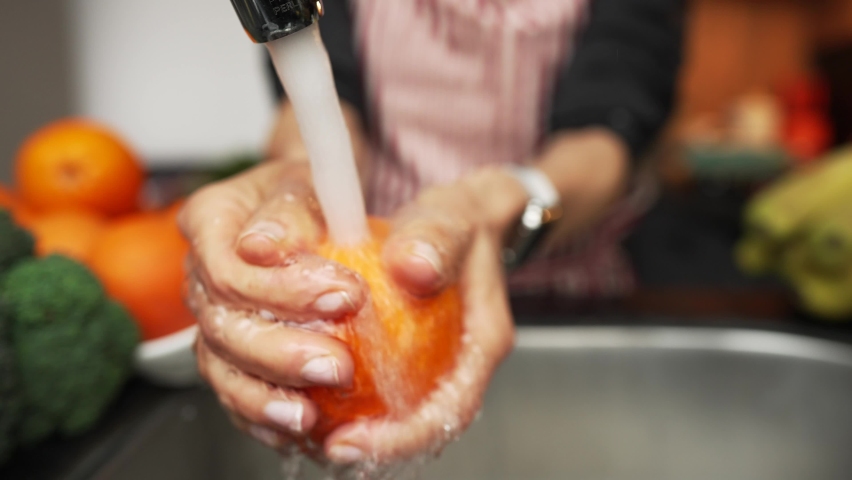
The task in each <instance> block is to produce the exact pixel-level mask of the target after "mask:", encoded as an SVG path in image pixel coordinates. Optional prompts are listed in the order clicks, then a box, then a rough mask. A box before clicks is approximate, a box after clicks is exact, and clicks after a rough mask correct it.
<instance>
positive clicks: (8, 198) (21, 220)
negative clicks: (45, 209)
mask: <svg viewBox="0 0 852 480" xmlns="http://www.w3.org/2000/svg"><path fill="white" fill-rule="evenodd" d="M0 209H3V210H8V211H9V213H11V214H12V218H13V219H14V220H15V223H17V224H18V225H20V226H22V227H28V226H29V224H30V223H31V222H32V220H33V219H34V218H35V213H33V211H32V210H31V209H30V208H29V207H28V206H26V205H24V202H22V201H21V200H20V199H19V198H18V196H17V195H15V193H14V192H12V190H10V189H9V188H6V187H3V186H0Z"/></svg>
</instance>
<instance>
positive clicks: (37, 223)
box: [0, 119, 194, 340]
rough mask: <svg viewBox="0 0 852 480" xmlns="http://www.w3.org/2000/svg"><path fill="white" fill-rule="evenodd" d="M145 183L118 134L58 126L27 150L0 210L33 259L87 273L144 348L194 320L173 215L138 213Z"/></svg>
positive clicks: (70, 122)
mask: <svg viewBox="0 0 852 480" xmlns="http://www.w3.org/2000/svg"><path fill="white" fill-rule="evenodd" d="M145 180H146V176H145V170H144V169H143V168H142V166H141V163H140V161H139V159H138V157H137V155H136V154H135V153H134V152H133V150H132V149H131V148H130V147H129V146H128V145H127V143H126V142H125V141H124V140H123V139H122V138H121V137H120V136H119V135H118V134H117V133H115V132H114V131H112V130H110V129H109V128H107V127H105V126H103V125H101V124H98V123H96V122H93V121H90V120H85V119H66V120H60V121H57V122H54V123H52V124H49V125H47V126H45V127H43V128H41V129H40V130H38V131H36V132H35V133H34V134H32V135H31V136H30V137H29V138H27V139H26V140H25V141H24V143H23V145H22V146H21V148H20V150H19V152H18V155H17V157H16V158H15V188H14V190H13V189H11V188H4V187H0V208H4V209H8V210H9V211H10V212H11V213H12V215H13V217H14V218H15V220H16V221H17V222H18V223H19V224H21V225H22V226H23V227H25V228H26V229H28V230H29V231H30V232H31V233H32V234H33V236H34V237H35V239H36V253H37V254H38V255H49V254H53V253H57V254H62V255H66V256H68V257H71V258H74V259H76V260H78V261H80V262H81V263H83V264H85V265H86V266H88V267H89V268H90V269H91V270H92V271H93V272H94V273H95V274H96V275H97V276H98V277H99V278H100V280H101V282H102V283H103V284H104V288H105V289H106V291H107V293H108V294H109V295H110V296H112V297H113V298H114V299H116V300H117V301H119V302H120V303H122V304H123V305H124V306H125V307H126V308H127V309H128V311H129V312H130V313H131V315H132V316H133V317H134V319H135V320H136V321H137V322H138V324H139V326H140V329H141V331H142V336H143V338H144V339H146V340H148V339H153V338H158V337H161V336H164V335H168V334H170V333H174V332H176V331H178V330H181V329H183V328H185V327H187V326H189V325H191V324H193V323H194V318H193V316H192V314H191V313H190V312H189V310H188V309H187V308H186V306H185V305H184V303H183V300H182V284H183V278H184V272H183V262H184V257H185V256H186V254H187V251H188V249H189V245H188V243H187V242H186V241H185V240H184V238H183V237H182V236H181V234H180V232H179V231H178V228H177V224H176V220H175V211H174V208H169V209H166V210H163V211H144V210H143V209H141V208H140V202H139V199H140V197H141V192H142V188H143V185H144V183H145Z"/></svg>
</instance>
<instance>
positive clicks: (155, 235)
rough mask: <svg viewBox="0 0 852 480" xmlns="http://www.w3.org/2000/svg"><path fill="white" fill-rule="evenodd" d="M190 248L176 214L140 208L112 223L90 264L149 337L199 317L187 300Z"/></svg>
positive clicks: (144, 336)
mask: <svg viewBox="0 0 852 480" xmlns="http://www.w3.org/2000/svg"><path fill="white" fill-rule="evenodd" d="M188 252H189V243H188V242H187V241H186V240H185V239H184V238H183V236H182V235H181V233H180V231H179V230H178V228H177V224H176V223H175V222H174V220H173V219H172V218H171V217H169V216H166V215H163V214H161V213H159V212H158V213H139V214H134V215H131V216H128V217H125V218H122V219H119V220H117V221H115V222H114V223H113V224H111V225H109V226H108V227H107V229H106V230H105V231H104V232H103V234H101V236H100V238H99V239H98V241H97V242H95V246H94V248H93V251H92V255H91V257H90V260H89V265H90V267H91V268H92V271H94V272H95V274H96V275H97V276H98V278H100V280H101V282H103V284H104V288H106V291H107V293H108V294H109V295H110V297H112V298H114V299H115V300H117V301H118V302H120V303H121V304H122V305H124V306H125V308H127V310H128V311H130V313H131V314H132V315H133V317H134V319H135V320H136V322H137V323H138V324H139V327H140V329H141V331H142V337H143V339H145V340H152V339H155V338H159V337H163V336H166V335H169V334H171V333H174V332H177V331H179V330H182V329H184V328H186V327H189V326H190V325H193V324H194V323H195V318H194V317H193V315H192V313H191V312H190V311H189V309H188V308H187V307H186V305H185V304H184V302H183V284H184V258H185V257H186V255H187V253H188Z"/></svg>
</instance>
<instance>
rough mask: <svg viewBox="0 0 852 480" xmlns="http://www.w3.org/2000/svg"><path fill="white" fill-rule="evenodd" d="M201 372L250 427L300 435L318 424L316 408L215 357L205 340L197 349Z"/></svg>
mask: <svg viewBox="0 0 852 480" xmlns="http://www.w3.org/2000/svg"><path fill="white" fill-rule="evenodd" d="M196 351H197V354H198V364H199V371H200V373H201V375H202V377H203V378H204V379H205V380H206V381H207V382H208V383H209V384H210V386H212V387H213V389H214V390H215V391H216V393H217V394H218V396H219V401H220V402H221V403H222V405H223V406H224V407H225V408H226V409H228V410H230V411H232V412H234V413H236V414H237V415H239V416H240V417H242V418H244V419H246V420H247V421H248V422H249V423H251V424H254V425H258V426H261V427H265V428H267V429H272V430H284V431H286V432H290V433H293V434H296V435H301V434H304V432H307V431H309V430H310V429H311V428H312V427H313V426H314V423H315V422H316V419H317V412H316V406H314V405H313V403H311V402H310V401H308V400H307V399H306V398H304V397H303V396H302V395H300V394H297V393H295V392H292V391H289V390H284V389H281V388H279V387H275V386H271V385H269V384H268V383H266V382H263V381H262V380H259V379H257V378H253V377H250V376H248V375H246V374H244V373H243V372H240V371H239V370H238V369H237V368H236V367H235V366H233V365H230V364H228V363H226V362H225V361H224V360H222V359H221V358H219V357H218V356H217V355H215V354H214V353H213V352H212V351H211V350H210V349H209V348H207V345H206V343H205V342H204V340H203V339H201V340H200V341H199V342H198V346H197V348H196Z"/></svg>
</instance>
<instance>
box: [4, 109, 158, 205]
mask: <svg viewBox="0 0 852 480" xmlns="http://www.w3.org/2000/svg"><path fill="white" fill-rule="evenodd" d="M144 180H145V174H144V172H143V169H142V167H141V166H140V164H139V162H138V160H137V158H136V156H135V155H134V153H133V152H132V151H131V150H130V148H129V147H128V146H127V144H126V143H125V142H124V141H123V140H122V139H121V138H120V137H119V136H118V135H117V134H116V133H114V132H113V131H111V130H109V129H108V128H106V127H104V126H102V125H99V124H96V123H94V122H91V121H88V120H82V119H66V120H60V121H57V122H54V123H51V124H49V125H47V126H45V127H43V128H41V129H39V130H38V131H36V132H35V133H34V134H32V135H31V136H30V137H29V138H27V140H26V141H25V142H24V144H23V145H22V146H21V149H20V150H19V152H18V156H17V158H16V159H15V181H16V185H17V188H18V191H19V192H20V195H21V198H22V199H23V200H24V201H25V202H26V203H27V204H28V205H30V206H32V207H33V208H34V209H35V210H41V211H49V210H59V209H68V208H75V209H84V210H91V211H95V212H99V213H101V214H104V215H108V216H111V215H119V214H123V213H128V212H132V211H134V210H136V208H137V206H138V198H139V193H140V190H141V188H142V185H143V183H144Z"/></svg>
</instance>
